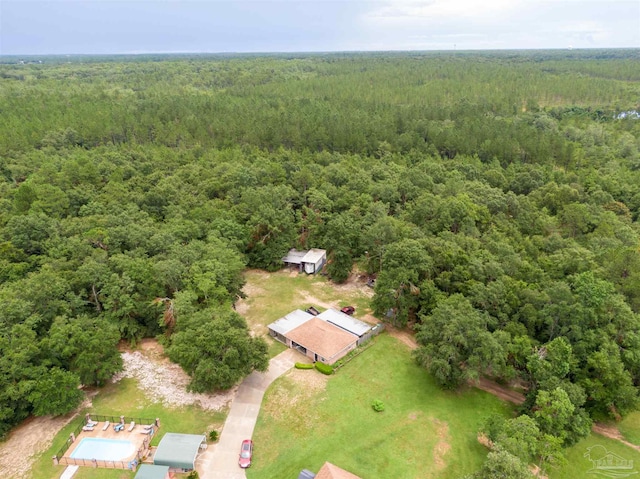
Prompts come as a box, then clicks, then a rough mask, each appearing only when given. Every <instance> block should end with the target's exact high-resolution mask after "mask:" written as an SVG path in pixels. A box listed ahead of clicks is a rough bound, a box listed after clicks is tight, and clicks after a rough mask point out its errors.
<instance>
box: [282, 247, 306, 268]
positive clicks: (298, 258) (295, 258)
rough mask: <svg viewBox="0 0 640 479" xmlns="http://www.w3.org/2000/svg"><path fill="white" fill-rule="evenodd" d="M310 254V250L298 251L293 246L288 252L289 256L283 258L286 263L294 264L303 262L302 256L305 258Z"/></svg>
mask: <svg viewBox="0 0 640 479" xmlns="http://www.w3.org/2000/svg"><path fill="white" fill-rule="evenodd" d="M307 254H308V251H298V250H297V249H295V248H293V249H290V250H289V252H288V253H287V256H285V257H284V258H282V261H283V262H284V263H292V264H300V263H302V258H304V257H305V256H306V255H307Z"/></svg>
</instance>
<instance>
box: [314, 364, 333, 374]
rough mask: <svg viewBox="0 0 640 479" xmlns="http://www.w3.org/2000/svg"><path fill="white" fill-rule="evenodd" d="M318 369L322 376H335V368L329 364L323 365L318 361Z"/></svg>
mask: <svg viewBox="0 0 640 479" xmlns="http://www.w3.org/2000/svg"><path fill="white" fill-rule="evenodd" d="M316 369H317V370H318V371H320V372H321V373H322V374H326V375H329V374H333V367H332V366H330V365H329V364H325V363H321V362H320V361H316Z"/></svg>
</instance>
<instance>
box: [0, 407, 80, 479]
mask: <svg viewBox="0 0 640 479" xmlns="http://www.w3.org/2000/svg"><path fill="white" fill-rule="evenodd" d="M90 406H91V396H89V397H88V398H87V399H86V400H85V401H84V402H83V404H82V405H81V406H80V408H81V409H83V408H86V407H90ZM76 417H78V412H77V411H75V412H72V413H70V414H67V415H65V416H57V417H52V416H43V417H30V418H29V419H27V420H25V421H23V422H22V424H20V425H19V426H18V427H16V428H15V429H14V430H13V431H11V433H10V434H9V437H8V438H7V440H6V441H5V442H2V443H0V477H1V478H3V479H13V478H16V479H17V478H22V477H26V476H27V475H28V472H29V471H30V470H31V467H32V466H33V463H34V461H35V460H36V458H37V456H38V455H39V454H40V453H41V452H42V451H44V450H46V449H47V448H48V447H49V446H51V443H52V442H53V438H54V437H55V436H56V434H58V431H60V429H62V428H63V427H65V426H66V425H67V424H69V423H70V422H71V421H73V420H74V419H75V418H76Z"/></svg>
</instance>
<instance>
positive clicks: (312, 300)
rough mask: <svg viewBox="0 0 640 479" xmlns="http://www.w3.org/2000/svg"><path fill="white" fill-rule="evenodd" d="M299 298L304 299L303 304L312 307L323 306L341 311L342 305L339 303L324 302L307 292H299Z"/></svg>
mask: <svg viewBox="0 0 640 479" xmlns="http://www.w3.org/2000/svg"><path fill="white" fill-rule="evenodd" d="M298 296H299V297H300V298H301V299H302V302H304V303H308V304H309V305H310V306H321V307H323V308H326V309H329V308H333V309H340V306H339V304H340V303H338V301H331V302H328V301H322V300H321V299H319V298H316V297H315V296H313V295H312V294H309V293H307V292H306V291H298Z"/></svg>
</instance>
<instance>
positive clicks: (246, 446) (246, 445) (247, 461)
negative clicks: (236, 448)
mask: <svg viewBox="0 0 640 479" xmlns="http://www.w3.org/2000/svg"><path fill="white" fill-rule="evenodd" d="M252 456H253V441H252V440H251V439H245V440H244V441H242V446H241V447H240V459H238V465H239V466H240V467H241V468H243V469H246V468H247V467H249V466H251V457H252Z"/></svg>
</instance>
